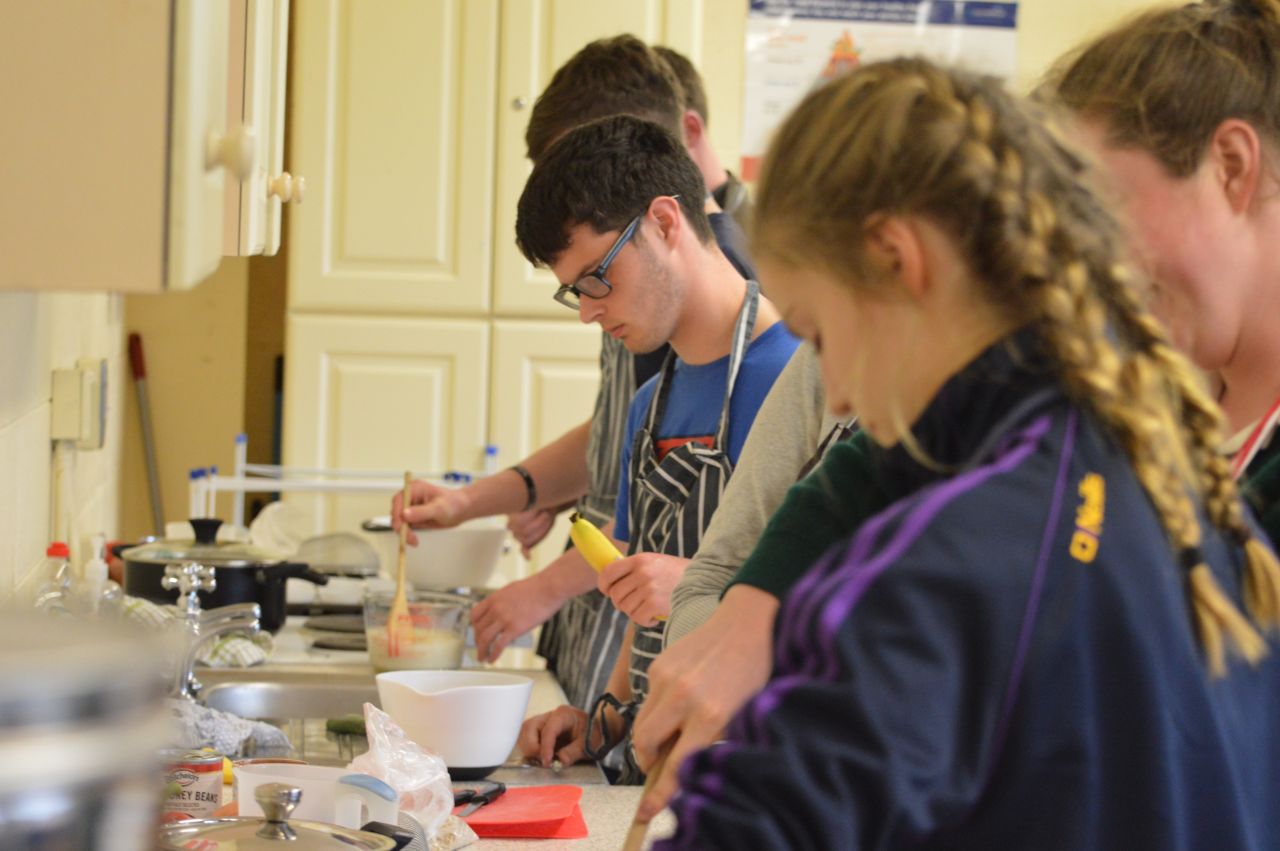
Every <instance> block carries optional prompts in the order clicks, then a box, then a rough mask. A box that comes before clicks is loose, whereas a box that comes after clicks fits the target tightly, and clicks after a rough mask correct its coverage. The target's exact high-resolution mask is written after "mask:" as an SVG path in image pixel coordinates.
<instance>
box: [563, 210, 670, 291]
mask: <svg viewBox="0 0 1280 851" xmlns="http://www.w3.org/2000/svg"><path fill="white" fill-rule="evenodd" d="M659 197H662V196H659ZM671 197H672V198H674V199H675V200H677V201H679V200H680V196H679V195H672V196H671ZM646 212H648V211H647V210H646ZM644 216H645V214H644V213H641V214H640V215H638V216H636V217H635V218H634V219H632V220H631V223H630V224H629V225H627V226H626V227H625V228H623V229H622V233H621V234H619V235H618V238H617V240H615V241H614V243H613V247H612V248H610V249H609V253H608V254H606V255H605V256H604V259H603V260H601V261H600V265H599V266H597V267H595V268H594V269H592V270H591V271H590V272H588V273H586V274H585V275H583V276H582V277H581V278H579V279H578V280H576V281H574V282H573V283H572V284H561V285H560V289H558V290H556V294H555V296H554V298H555V300H556V301H558V302H560V303H561V304H563V305H564V306H565V307H567V308H569V309H570V310H577V309H578V305H579V304H581V303H582V296H586V297H587V298H604V297H605V296H607V295H608V294H609V293H610V292H612V291H613V284H611V283H610V282H609V279H608V278H606V277H605V273H606V272H608V271H609V264H611V263H613V258H615V257H617V256H618V252H619V251H621V250H622V246H624V245H626V244H627V243H628V242H629V241H630V240H631V237H633V236H635V234H636V228H638V227H640V222H641V220H643V219H644Z"/></svg>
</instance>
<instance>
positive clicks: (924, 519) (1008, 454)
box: [663, 416, 1075, 848]
mask: <svg viewBox="0 0 1280 851" xmlns="http://www.w3.org/2000/svg"><path fill="white" fill-rule="evenodd" d="M1051 425H1052V420H1051V418H1050V417H1048V416H1042V417H1039V418H1038V419H1036V420H1034V421H1033V422H1032V423H1031V424H1030V425H1028V426H1027V427H1026V428H1024V429H1023V430H1022V431H1021V432H1019V433H1018V436H1017V437H1016V438H1015V439H1014V440H1013V441H1011V442H1010V445H1009V446H1008V448H1007V449H1006V450H1005V451H1004V452H1003V453H1002V454H1000V455H998V456H997V457H996V458H995V459H994V460H992V461H991V462H990V463H989V464H985V465H983V466H981V467H977V468H975V469H973V470H970V471H968V472H966V473H962V474H960V475H958V476H955V477H954V478H951V479H948V480H946V481H943V482H940V483H938V484H936V485H932V486H930V487H929V488H926V489H925V490H923V491H921V492H919V493H918V494H917V496H916V497H915V498H908V499H906V500H903V501H902V503H900V504H905V505H907V506H909V507H910V511H909V513H907V515H906V519H905V520H904V521H903V523H902V525H901V526H900V527H899V528H898V529H897V530H896V531H895V532H894V534H893V537H892V538H890V539H889V541H888V543H887V544H886V545H885V546H883V547H882V548H880V549H879V550H878V551H877V552H876V553H875V554H874V555H873V556H871V558H870V559H867V557H866V556H867V551H868V550H869V549H870V547H871V545H872V542H875V541H876V539H877V537H878V533H879V531H880V530H881V527H883V526H884V525H885V524H886V523H887V522H888V520H889V517H890V516H894V517H896V516H897V515H898V514H899V513H900V512H901V509H898V506H893V507H891V508H890V509H889V510H887V511H886V512H884V513H882V514H881V515H878V516H877V517H876V518H873V519H872V520H871V521H868V522H867V523H866V524H865V525H864V526H863V527H862V529H860V530H859V531H858V533H857V535H856V536H855V537H854V541H853V544H852V545H851V546H850V547H849V548H848V549H846V550H844V551H843V552H841V553H839V554H833V555H832V556H831V557H830V559H829V560H828V562H827V565H823V566H822V567H827V566H828V565H835V564H836V563H839V566H838V567H836V569H834V570H833V571H832V572H831V573H830V575H829V576H827V577H825V578H824V579H822V580H820V581H818V582H817V583H810V585H809V587H810V589H811V590H809V591H808V595H806V596H801V595H800V594H799V593H793V594H792V595H791V597H790V600H789V602H788V605H787V609H786V615H785V616H784V619H783V620H782V621H781V622H780V623H781V624H782V625H783V628H780V629H779V631H778V633H777V635H776V637H775V641H776V642H777V644H778V649H777V652H776V654H775V657H776V659H777V660H778V661H779V662H782V661H784V659H785V656H786V653H787V650H788V649H791V650H793V651H796V653H795V656H794V658H796V659H801V660H803V661H802V662H801V667H802V670H801V671H799V672H796V673H790V674H787V675H784V676H775V677H774V679H772V680H770V682H769V683H768V685H766V686H765V687H764V689H763V690H762V691H761V692H760V693H759V694H758V695H756V697H755V698H754V699H753V700H752V701H751V702H750V703H748V704H747V705H746V707H744V708H743V710H742V711H741V712H739V713H738V715H737V717H736V718H735V719H734V720H733V722H732V723H731V724H730V727H729V733H730V738H731V739H743V740H745V741H752V740H753V739H755V738H759V739H761V740H763V735H762V734H763V731H764V722H765V719H766V718H767V717H768V715H769V713H770V712H772V711H773V710H774V709H775V708H776V707H777V705H778V704H779V703H780V702H781V701H782V700H783V698H784V697H785V696H786V694H787V693H788V692H790V691H791V690H792V689H794V688H795V687H797V686H799V685H801V684H803V683H805V682H809V681H811V680H813V679H823V680H828V681H830V680H833V679H835V678H836V676H837V675H838V673H839V653H838V652H837V646H836V639H837V633H838V632H839V630H840V627H841V626H843V624H844V622H845V621H846V620H847V619H848V618H849V615H850V613H851V612H852V611H853V608H854V607H855V606H856V605H857V604H858V601H859V600H860V599H861V598H862V596H863V594H865V593H866V590H867V588H869V587H870V585H871V583H872V582H873V581H874V580H875V579H876V578H877V577H878V576H879V575H880V574H881V573H883V572H884V571H885V570H886V569H887V568H888V567H889V566H890V565H892V564H893V563H894V562H896V561H897V560H898V559H900V558H901V557H902V555H903V554H904V553H905V552H906V551H907V549H908V548H910V547H911V546H912V545H913V544H914V543H915V542H916V541H917V540H918V539H919V538H920V537H921V536H922V535H923V534H924V532H925V531H926V530H927V529H928V526H929V523H930V522H932V520H933V519H934V518H935V517H936V516H937V515H938V514H939V513H940V512H941V511H942V510H943V509H944V508H946V507H947V505H948V504H950V503H951V502H952V501H954V500H955V499H957V498H958V497H960V496H963V495H964V494H966V493H968V492H969V491H972V490H973V489H975V488H977V487H979V486H981V485H983V484H984V483H985V482H986V481H987V480H988V479H991V478H992V477H994V476H997V475H1000V474H1003V473H1008V472H1011V471H1012V470H1014V469H1016V468H1017V467H1018V466H1019V465H1020V464H1021V463H1022V462H1023V461H1025V460H1026V459H1027V458H1029V457H1030V456H1031V454H1032V453H1033V452H1034V451H1035V449H1036V445H1037V444H1038V442H1039V441H1040V440H1041V439H1042V438H1043V437H1044V436H1045V435H1046V434H1047V433H1048V431H1049V429H1050V426H1051ZM1071 426H1072V428H1071V433H1072V435H1074V426H1075V418H1074V416H1073V418H1072V420H1071ZM1069 448H1070V447H1068V449H1069ZM1068 456H1069V452H1067V451H1064V452H1063V459H1064V460H1063V462H1062V463H1063V464H1064V465H1065V464H1066V463H1067V462H1066V458H1067V457H1068ZM1063 469H1065V467H1064V468H1063ZM1060 475H1061V474H1060ZM895 509H898V510H895ZM1046 534H1048V533H1047V532H1046ZM815 570H820V568H815ZM797 592H798V589H797ZM809 595H811V596H812V598H816V599H817V600H818V601H819V603H820V605H819V606H818V608H819V611H818V612H817V613H816V618H817V627H816V635H813V636H812V641H810V634H809V633H808V632H807V631H806V627H807V625H808V624H809V623H813V622H814V621H813V620H812V619H811V618H808V617H806V618H804V619H800V618H799V617H797V616H795V614H794V613H796V612H798V611H800V610H805V611H806V614H807V613H809V612H810V611H811V610H812V609H813V608H814V605H813V599H808V598H807V596H809ZM814 669H820V671H821V674H820V676H819V675H818V674H816V673H815V672H814ZM753 729H754V730H755V732H756V736H753V735H752V730H753ZM714 750H715V751H719V753H715V754H714V757H713V759H712V766H711V768H710V770H709V771H707V772H705V773H704V774H703V776H702V777H701V778H700V782H701V783H702V785H703V787H704V789H705V790H706V791H705V792H704V793H699V792H696V791H692V789H693V784H692V782H691V780H692V779H693V778H692V766H693V762H694V760H693V759H689V760H686V761H685V764H684V765H683V766H682V767H681V772H680V775H681V783H680V785H681V787H682V788H683V789H687V790H690V791H687V792H684V793H682V794H681V795H680V796H679V797H678V798H677V799H676V800H675V801H674V802H673V803H672V809H673V810H675V811H676V813H677V816H678V818H679V821H680V829H679V830H678V831H677V832H676V835H675V836H673V837H672V839H671V840H670V842H669V843H668V844H664V845H663V847H664V848H687V847H691V846H690V844H689V843H690V842H691V841H692V839H691V837H692V836H693V835H694V833H695V832H696V823H697V819H698V816H699V814H700V813H701V811H702V810H703V809H705V808H706V806H707V804H708V803H709V802H710V798H711V797H713V796H715V795H717V794H718V793H719V791H720V790H721V789H722V788H723V784H724V781H723V776H722V775H723V769H724V765H725V761H726V760H727V759H728V757H729V756H730V755H731V753H732V751H733V750H734V744H733V743H732V742H726V743H724V744H720V745H717V746H715V748H714Z"/></svg>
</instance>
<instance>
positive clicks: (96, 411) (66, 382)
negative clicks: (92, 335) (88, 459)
mask: <svg viewBox="0 0 1280 851" xmlns="http://www.w3.org/2000/svg"><path fill="white" fill-rule="evenodd" d="M106 386H107V362H106V360H105V359H102V358H82V359H80V361H79V362H78V363H77V364H76V367H75V368H74V369H55V370H54V371H53V399H52V409H53V410H52V416H51V422H50V424H49V436H50V438H51V439H53V440H74V441H75V443H76V448H77V449H101V448H102V446H103V442H104V438H105V436H106V422H107V393H106Z"/></svg>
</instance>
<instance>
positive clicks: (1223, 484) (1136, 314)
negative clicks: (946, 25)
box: [970, 101, 1280, 676]
mask: <svg viewBox="0 0 1280 851" xmlns="http://www.w3.org/2000/svg"><path fill="white" fill-rule="evenodd" d="M973 103H978V104H980V103H981V101H974V102H973ZM983 109H984V110H985V107H983ZM985 123H986V122H985V121H978V122H970V126H972V127H975V128H977V127H979V126H981V125H983V124H985ZM979 141H980V142H982V143H984V144H986V145H988V146H992V147H996V148H998V147H999V146H1001V145H1002V144H1003V140H1000V139H992V138H986V139H983V138H979ZM992 157H993V158H994V159H995V160H997V161H999V162H1002V163H1010V164H1011V165H1009V166H1006V167H1005V168H1003V169H1002V174H1001V179H1000V181H999V182H1000V183H1001V184H1002V191H1000V192H999V195H1000V196H1002V198H1001V200H1000V202H999V205H998V206H999V207H1000V208H1001V210H1002V212H1004V213H1006V215H1012V214H1014V213H1015V210H1016V205H1015V204H1013V203H1011V202H1010V200H1009V197H1008V196H1009V192H1010V189H1011V187H1010V186H1009V184H1010V183H1011V182H1012V180H1013V179H1016V177H1017V176H1018V175H1020V174H1021V172H1022V169H1021V168H1020V167H1014V166H1013V165H1012V164H1013V163H1016V161H1017V159H1018V155H1017V153H1016V150H1015V149H1014V148H1013V147H1012V146H1011V145H1010V146H1007V147H1006V148H1005V149H1004V150H993V151H992ZM1025 208H1026V215H1025V221H1026V230H1027V235H1026V238H1025V240H1023V245H1022V251H1023V254H1024V258H1023V262H1022V272H1023V275H1022V279H1023V280H1024V281H1037V282H1039V284H1040V285H1039V286H1035V287H1032V288H1029V290H1028V297H1029V301H1030V303H1031V304H1032V305H1034V306H1033V308H1032V309H1033V312H1035V313H1038V314H1039V317H1040V318H1041V320H1042V325H1041V327H1042V330H1043V338H1044V340H1045V342H1046V343H1047V344H1048V345H1049V346H1050V348H1051V349H1052V350H1053V351H1054V354H1055V355H1056V357H1057V359H1058V361H1059V362H1060V363H1061V365H1062V378H1063V380H1064V381H1065V383H1066V385H1067V388H1068V392H1069V393H1070V394H1071V395H1072V396H1073V397H1074V398H1075V399H1076V400H1077V401H1078V402H1081V403H1083V404H1084V405H1086V406H1087V407H1089V408H1090V409H1092V410H1093V411H1094V412H1095V414H1097V416H1098V417H1099V418H1100V419H1101V420H1102V421H1103V422H1105V423H1107V424H1108V425H1109V426H1110V427H1111V430H1112V431H1113V433H1114V434H1115V436H1116V438H1117V439H1118V440H1119V442H1120V444H1121V446H1122V448H1123V449H1124V450H1125V452H1126V454H1127V455H1128V456H1129V457H1130V459H1131V460H1132V461H1133V464H1134V469H1135V472H1136V473H1137V476H1138V479H1139V481H1141V482H1142V484H1143V487H1144V489H1145V490H1146V491H1147V493H1148V494H1149V495H1150V497H1151V499H1152V502H1154V503H1155V506H1156V510H1157V512H1158V514H1159V516H1160V519H1161V522H1162V524H1163V525H1164V527H1165V530H1166V532H1167V533H1168V534H1169V536H1170V538H1171V539H1172V540H1173V542H1174V543H1175V544H1176V545H1177V546H1178V548H1179V549H1180V550H1182V551H1183V552H1184V553H1192V554H1195V558H1194V561H1195V564H1194V565H1193V566H1191V567H1190V569H1189V573H1188V581H1189V583H1190V586H1191V590H1192V602H1193V606H1192V609H1193V611H1194V613H1195V618H1196V624H1197V627H1198V630H1199V632H1200V635H1201V639H1202V643H1203V645H1204V648H1205V655H1206V658H1207V660H1208V664H1209V669H1210V672H1211V673H1212V674H1213V675H1215V676H1221V675H1222V674H1224V673H1225V671H1226V658H1225V657H1226V649H1227V646H1228V644H1229V646H1230V647H1232V648H1233V649H1234V650H1236V651H1237V652H1238V653H1240V655H1241V656H1243V657H1244V658H1245V659H1246V660H1248V661H1249V662H1250V663H1256V662H1257V661H1258V660H1260V659H1261V658H1262V657H1263V656H1264V655H1265V654H1266V651H1267V646H1266V642H1265V641H1264V640H1263V639H1262V637H1261V636H1260V635H1259V634H1258V632H1257V630H1256V629H1254V628H1253V626H1252V625H1251V624H1250V623H1249V622H1248V620H1246V619H1245V618H1244V617H1243V616H1242V615H1241V614H1240V612H1239V611H1238V610H1237V609H1236V607H1235V606H1234V605H1233V604H1232V603H1231V601H1230V599H1229V598H1228V597H1227V596H1226V594H1225V593H1223V591H1222V589H1221V588H1220V587H1219V586H1218V583H1217V582H1216V580H1215V579H1214V576H1213V573H1212V571H1211V570H1210V569H1209V567H1208V565H1207V564H1205V563H1204V561H1203V558H1202V557H1200V543H1201V531H1200V524H1199V521H1198V519H1197V517H1196V510H1195V504H1194V502H1193V501H1192V500H1191V499H1190V497H1189V495H1188V492H1187V485H1188V483H1192V482H1194V483H1196V484H1198V485H1200V488H1199V489H1201V490H1202V491H1203V492H1204V493H1205V495H1206V507H1207V508H1209V510H1210V515H1211V519H1212V521H1213V522H1214V523H1215V525H1217V526H1219V527H1221V528H1224V529H1227V530H1229V531H1231V532H1233V533H1234V537H1236V538H1238V539H1239V538H1241V535H1242V533H1243V532H1246V531H1247V529H1246V527H1245V525H1244V521H1243V517H1242V514H1241V511H1240V505H1239V500H1238V498H1237V496H1236V494H1235V488H1234V484H1233V483H1232V482H1231V480H1230V476H1229V475H1227V476H1225V477H1223V476H1222V475H1219V474H1218V473H1219V472H1220V470H1218V469H1215V468H1221V467H1222V466H1224V465H1223V460H1222V459H1221V457H1220V456H1218V454H1217V452H1216V451H1213V447H1214V446H1216V445H1217V440H1216V436H1217V433H1216V427H1217V420H1218V419H1219V415H1218V414H1217V412H1216V411H1215V410H1214V409H1213V408H1212V407H1211V406H1210V405H1209V404H1207V402H1208V400H1207V398H1205V397H1204V394H1203V391H1201V390H1200V389H1199V387H1198V386H1197V385H1196V383H1195V382H1194V380H1192V378H1191V376H1192V374H1193V373H1192V371H1191V369H1190V367H1189V365H1188V364H1187V363H1186V361H1185V360H1184V359H1182V358H1181V357H1180V356H1178V355H1177V354H1176V353H1174V351H1173V350H1172V348H1170V347H1169V346H1168V345H1167V344H1166V343H1165V342H1164V338H1163V337H1162V336H1161V332H1160V331H1159V329H1158V326H1157V325H1156V324H1155V320H1154V319H1153V318H1151V317H1150V316H1149V315H1147V314H1146V313H1145V312H1143V311H1142V310H1141V309H1140V307H1139V305H1138V304H1137V302H1136V301H1134V300H1132V299H1131V298H1123V297H1121V298H1114V299H1111V300H1110V303H1108V300H1107V299H1105V298H1104V297H1103V296H1102V295H1101V294H1100V293H1099V291H1098V289H1099V288H1098V287H1097V284H1099V283H1103V284H1104V286H1103V287H1101V289H1103V290H1104V291H1105V290H1107V289H1121V288H1123V285H1122V284H1119V283H1118V282H1112V281H1108V280H1107V279H1108V278H1109V277H1110V276H1111V274H1112V270H1113V269H1114V268H1115V264H1106V265H1105V266H1102V264H1098V263H1094V264H1090V263H1089V262H1088V260H1089V258H1088V257H1087V254H1085V253H1084V252H1081V251H1079V250H1073V249H1074V248H1075V246H1073V245H1072V244H1071V240H1070V239H1069V238H1064V237H1065V235H1064V234H1061V233H1059V228H1058V222H1057V216H1056V214H1055V213H1054V211H1053V207H1052V204H1051V203H1050V202H1049V201H1048V200H1047V199H1046V198H1045V196H1044V195H1043V194H1042V193H1041V192H1039V191H1037V190H1034V189H1027V190H1025ZM1006 230H1008V229H1007V228H1006ZM1051 245H1056V246H1057V247H1058V251H1057V252H1054V251H1051V250H1050V248H1049V247H1050V246H1051ZM1081 254H1085V256H1079V255H1081ZM1055 255H1056V256H1057V257H1058V258H1059V259H1057V260H1054V259H1053V258H1054V257H1055ZM1073 255H1075V256H1073ZM1046 258H1049V272H1048V274H1043V271H1042V270H1044V268H1045V260H1046ZM1099 266H1102V268H1099ZM1099 273H1101V274H1099ZM1099 278H1101V279H1102V280H1101V281H1100V280H1099ZM1104 282H1105V283H1104ZM1107 284H1109V285H1110V286H1107ZM1125 291H1126V292H1128V290H1125ZM1037 301H1038V304H1037ZM1113 324H1121V325H1123V326H1126V327H1125V330H1126V331H1128V332H1130V333H1129V336H1130V338H1131V343H1134V344H1135V345H1134V347H1133V350H1132V351H1130V352H1129V353H1128V357H1126V358H1123V359H1122V358H1121V357H1120V356H1119V354H1117V352H1116V350H1115V348H1114V347H1113V346H1112V345H1111V344H1110V343H1109V342H1107V331H1108V327H1109V326H1111V325H1113ZM1134 331H1141V334H1140V335H1135V334H1134V333H1133V332H1134ZM1135 336H1139V337H1140V338H1141V339H1140V341H1139V340H1134V339H1132V338H1133V337H1135ZM1170 397H1172V398H1176V399H1177V400H1178V402H1179V404H1178V405H1177V408H1180V409H1182V410H1183V411H1184V412H1186V411H1188V409H1190V411H1191V412H1194V413H1196V414H1199V422H1198V425H1200V427H1198V428H1189V427H1184V426H1183V425H1182V424H1181V423H1180V422H1179V421H1178V419H1177V418H1176V417H1175V416H1173V412H1172V411H1170V409H1169V407H1168V406H1164V405H1159V404H1151V403H1150V402H1149V400H1160V399H1162V398H1170ZM1197 462H1198V463H1197ZM1195 469H1200V470H1203V471H1204V472H1203V473H1201V474H1200V475H1199V476H1195V475H1194V474H1193V473H1192V471H1193V470H1195ZM1197 479H1198V480H1199V481H1197ZM1262 549H1263V551H1264V552H1265V548H1262ZM1272 561H1273V562H1274V559H1272ZM1255 564H1257V562H1256V561H1254V560H1252V559H1251V562H1250V571H1249V575H1250V576H1251V577H1253V578H1254V581H1253V582H1251V583H1250V584H1247V585H1246V593H1247V594H1249V595H1250V596H1249V597H1248V598H1247V599H1250V600H1253V599H1264V600H1267V601H1268V602H1270V601H1280V597H1276V596H1275V593H1276V592H1277V590H1280V584H1277V583H1275V582H1273V583H1271V584H1270V585H1269V586H1267V585H1266V583H1264V582H1262V581H1259V577H1264V576H1271V577H1274V576H1277V575H1280V573H1278V572H1277V571H1280V568H1277V570H1276V571H1268V570H1266V569H1265V568H1264V567H1258V568H1256V569H1255V567H1254V565H1255ZM1252 587H1257V588H1258V590H1257V591H1256V592H1251V591H1249V590H1248V589H1250V588H1252ZM1268 587H1269V588H1270V592H1271V594H1270V596H1268V592H1267V590H1266V589H1267V588H1268ZM1251 611H1253V612H1254V613H1255V616H1257V613H1258V612H1259V609H1258V608H1255V607H1254V606H1253V605H1252V604H1251ZM1263 611H1266V606H1265V605H1264V607H1263ZM1269 611H1270V613H1271V615H1272V617H1274V613H1275V612H1276V611H1280V610H1278V609H1277V608H1275V606H1271V608H1270V610H1269ZM1264 622H1268V623H1274V620H1271V621H1264ZM1224 639H1225V640H1224Z"/></svg>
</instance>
